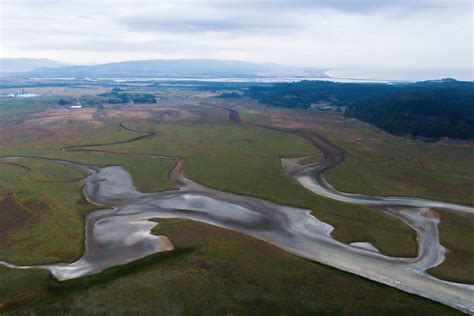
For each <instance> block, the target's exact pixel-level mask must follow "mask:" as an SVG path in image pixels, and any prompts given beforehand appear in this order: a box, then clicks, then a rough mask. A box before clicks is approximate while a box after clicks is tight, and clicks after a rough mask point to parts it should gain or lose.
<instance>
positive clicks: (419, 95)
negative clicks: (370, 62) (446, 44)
mask: <svg viewBox="0 0 474 316" xmlns="http://www.w3.org/2000/svg"><path fill="white" fill-rule="evenodd" d="M246 95H247V96H249V97H251V98H254V99H257V100H258V101H259V102H261V103H264V104H267V105H269V106H278V107H288V108H309V107H311V106H312V105H313V106H314V105H318V104H321V103H324V104H327V105H329V106H335V107H345V109H346V110H345V113H344V115H345V116H346V117H353V118H357V119H359V120H361V121H364V122H368V123H370V124H373V125H375V126H377V127H379V128H381V129H383V130H385V131H387V132H389V133H392V134H395V135H408V134H409V135H412V136H414V137H417V136H422V137H428V138H435V139H437V138H441V137H451V138H459V139H472V138H474V83H472V82H460V81H456V80H453V79H444V80H436V81H423V82H417V83H400V84H368V83H335V82H327V81H301V82H297V83H279V84H275V85H273V86H272V87H258V86H256V87H251V88H249V89H248V90H247V91H246Z"/></svg>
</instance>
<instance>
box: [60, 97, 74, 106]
mask: <svg viewBox="0 0 474 316" xmlns="http://www.w3.org/2000/svg"><path fill="white" fill-rule="evenodd" d="M58 104H59V105H60V106H66V105H70V104H72V101H70V100H67V99H64V98H61V99H59V101H58Z"/></svg>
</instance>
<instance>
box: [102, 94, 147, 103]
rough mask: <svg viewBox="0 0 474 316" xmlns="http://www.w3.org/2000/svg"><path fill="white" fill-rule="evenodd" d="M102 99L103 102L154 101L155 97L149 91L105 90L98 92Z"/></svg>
mask: <svg viewBox="0 0 474 316" xmlns="http://www.w3.org/2000/svg"><path fill="white" fill-rule="evenodd" d="M99 96H100V97H102V98H103V99H104V101H103V102H104V103H111V104H117V103H131V102H133V103H156V98H155V96H154V95H153V94H151V93H128V92H117V91H112V92H107V93H102V94H99Z"/></svg>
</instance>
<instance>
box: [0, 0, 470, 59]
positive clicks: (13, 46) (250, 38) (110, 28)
mask: <svg viewBox="0 0 474 316" xmlns="http://www.w3.org/2000/svg"><path fill="white" fill-rule="evenodd" d="M0 1H2V4H1V5H2V9H3V16H2V22H1V23H0V31H1V33H2V43H1V46H2V54H3V55H4V56H5V57H49V58H55V59H59V60H63V61H67V62H81V61H97V62H99V61H117V60H125V59H152V58H191V57H197V58H206V57H208V58H224V59H225V58H228V59H243V60H255V61H269V62H279V63H284V64H294V65H309V66H320V67H347V66H350V67H356V66H384V67H399V68H400V67H425V68H426V67H437V68H443V67H445V68H446V67H458V68H460V67H465V68H467V67H472V55H473V52H472V46H471V44H472V42H473V35H472V19H473V16H472V1H471V0H391V1H383V0H378V1H375V0H311V1H310V0H260V1H254V0H252V1H250V0H232V1H230V0H229V1H226V0H194V1H191V0H100V1H97V0H0Z"/></svg>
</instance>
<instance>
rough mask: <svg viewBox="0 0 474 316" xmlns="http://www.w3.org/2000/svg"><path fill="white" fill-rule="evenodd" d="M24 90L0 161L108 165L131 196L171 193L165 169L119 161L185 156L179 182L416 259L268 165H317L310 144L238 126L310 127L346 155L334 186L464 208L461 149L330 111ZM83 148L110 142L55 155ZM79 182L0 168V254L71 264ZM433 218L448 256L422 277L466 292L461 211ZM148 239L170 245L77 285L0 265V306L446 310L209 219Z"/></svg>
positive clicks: (73, 173)
mask: <svg viewBox="0 0 474 316" xmlns="http://www.w3.org/2000/svg"><path fill="white" fill-rule="evenodd" d="M31 90H32V91H31V92H33V93H35V92H36V93H39V94H42V96H41V97H38V98H34V99H23V100H21V99H0V144H1V153H0V155H1V156H31V157H33V156H41V157H49V158H54V159H66V160H71V161H75V162H80V163H85V164H93V165H96V166H107V165H120V166H123V167H124V168H125V169H126V170H128V171H129V172H130V173H131V175H132V177H133V180H134V183H135V185H136V187H137V189H138V190H140V191H142V192H155V191H162V190H166V189H174V188H175V187H174V185H173V184H172V183H171V182H170V181H169V180H168V173H169V172H170V170H171V169H172V168H173V165H174V162H173V161H164V160H156V159H150V158H149V157H145V156H137V155H135V156H133V155H132V154H142V155H143V154H153V155H156V154H160V155H170V156H178V157H183V158H185V159H186V160H187V163H188V167H187V169H186V176H187V177H189V178H190V179H193V180H194V181H197V182H199V183H202V184H205V185H207V186H209V187H211V188H216V189H219V190H223V191H229V192H233V193H238V194H243V195H249V196H255V197H260V198H264V199H267V200H271V201H273V202H277V203H281V204H286V205H292V206H298V207H302V208H307V209H310V210H312V213H313V215H314V216H316V217H317V218H318V219H320V220H322V221H325V222H327V223H329V224H330V225H332V226H333V227H334V228H335V230H334V231H333V232H332V236H333V237H334V238H336V239H337V240H339V241H341V242H344V243H347V244H349V243H352V242H370V243H372V244H373V245H375V246H376V247H377V249H379V250H380V251H381V252H382V253H383V254H386V255H391V256H401V257H413V256H415V255H416V252H417V248H416V234H415V233H414V231H412V230H411V229H410V228H409V227H408V226H406V225H405V224H404V223H403V222H401V221H400V220H398V219H396V218H393V217H391V216H389V215H386V214H384V213H381V212H379V211H378V210H376V209H373V208H370V207H366V206H354V205H352V204H345V203H341V202H335V201H333V200H329V199H326V198H323V197H319V196H316V195H314V194H312V193H311V192H309V191H307V190H305V189H304V188H303V187H301V186H300V185H299V184H298V183H296V182H295V181H294V180H293V179H292V178H290V177H288V176H286V175H285V174H284V173H283V172H282V170H281V165H280V158H281V157H296V156H305V155H308V156H311V157H317V156H318V155H319V151H318V150H317V149H316V148H315V147H313V146H312V144H311V143H310V142H308V141H307V140H305V139H304V138H301V137H298V136H295V135H289V134H285V133H282V132H278V131H272V130H267V129H261V128H256V127H255V126H253V125H251V123H253V124H255V123H258V124H266V125H269V126H275V127H282V128H294V129H302V130H304V129H312V130H315V131H317V132H318V133H320V134H321V135H323V136H324V137H326V138H328V139H329V140H331V141H332V142H333V143H334V144H336V145H338V146H339V147H341V148H342V149H344V150H345V151H346V152H347V153H348V158H347V159H346V160H345V161H344V162H343V163H342V164H341V165H339V166H337V167H336V168H333V169H331V170H329V171H328V172H326V173H325V178H326V179H327V180H328V182H329V183H331V184H332V185H333V186H334V187H335V188H337V189H338V190H340V191H344V192H350V193H365V194H372V195H386V196H413V197H424V198H435V199H439V200H445V201H451V202H456V203H460V204H467V205H473V204H474V200H473V197H474V171H473V170H472V168H469V166H470V164H472V161H474V147H473V146H472V144H443V143H424V142H421V141H414V140H406V139H402V138H397V137H393V136H390V135H387V134H385V133H382V132H380V131H378V130H377V129H375V128H373V127H371V126H369V125H367V124H365V123H361V122H358V121H355V120H351V119H345V118H343V117H342V116H341V115H340V114H338V113H322V112H318V111H313V110H285V109H276V108H269V107H266V106H264V105H259V104H256V103H255V102H254V101H252V100H249V99H246V98H244V99H239V100H224V99H217V98H214V94H213V93H212V92H210V91H200V90H195V89H192V88H163V87H160V88H145V87H144V88H142V90H143V91H144V92H149V93H154V94H155V95H157V96H159V97H160V99H159V101H158V103H157V104H127V105H105V106H104V108H100V109H99V108H82V109H68V108H63V107H59V106H58V105H57V102H58V100H59V98H61V97H63V96H80V95H86V94H87V95H96V94H99V93H103V92H104V90H105V89H103V88H100V89H97V88H84V87H83V88H80V89H75V88H67V89H59V88H43V89H31ZM223 108H231V109H235V110H237V111H239V113H240V117H241V118H242V122H234V121H229V119H228V113H227V111H226V110H225V109H223ZM247 123H248V124H247ZM124 126H125V127H126V128H124ZM129 129H133V130H140V131H147V132H153V135H152V136H151V137H147V138H143V139H141V140H138V141H134V142H128V143H120V142H122V141H125V140H129V139H131V138H134V137H137V133H136V132H132V131H130V130H129ZM112 143H115V144H112ZM88 144H89V145H90V144H94V145H96V144H109V145H103V146H89V147H90V148H91V149H92V148H93V149H94V150H96V151H95V152H92V151H91V152H84V151H81V152H74V151H66V150H61V149H62V148H64V147H68V146H75V145H88ZM86 148H87V146H86ZM123 154H130V155H123ZM316 161H317V160H316ZM453 161H454V162H455V163H453ZM310 162H313V161H310ZM85 176H86V174H85V173H84V172H83V171H82V170H80V169H76V168H73V167H70V166H64V165H58V164H55V163H52V162H48V161H44V160H42V161H38V160H36V159H33V158H23V159H18V160H5V159H2V160H0V192H1V194H0V206H1V207H0V227H1V229H0V260H6V261H9V262H14V263H16V264H23V265H29V264H44V263H54V262H71V261H74V260H76V259H78V258H79V257H80V256H81V254H82V252H83V250H84V246H83V245H84V217H85V216H86V214H87V213H89V212H91V211H92V210H95V209H97V208H98V206H96V205H91V204H90V203H88V202H87V201H86V200H85V198H84V196H83V194H82V192H81V189H82V186H83V183H82V179H83V178H84V177H85ZM437 211H438V212H439V216H440V218H441V223H440V225H439V229H440V240H441V244H442V245H444V246H445V247H447V248H448V249H449V252H448V253H447V260H446V261H445V262H444V263H443V264H441V265H440V266H439V267H436V268H434V269H432V270H430V273H432V274H433V275H435V276H437V277H439V278H442V279H446V280H451V281H456V282H463V283H471V284H472V283H474V279H473V277H474V270H473V267H474V249H473V247H472V245H473V244H474V230H473V225H474V217H473V216H470V215H459V214H456V213H453V212H448V211H445V210H437ZM154 232H155V233H156V234H159V235H166V236H168V237H169V238H170V240H171V241H172V242H173V244H174V245H175V248H176V249H175V250H174V251H172V252H167V253H161V254H156V255H152V256H150V257H147V258H144V259H141V260H138V261H136V262H132V263H129V264H127V265H125V266H118V267H114V268H111V269H109V270H106V271H104V272H102V273H100V274H97V275H92V276H87V277H83V278H80V279H77V280H70V281H63V282H59V281H56V280H55V279H53V278H52V277H51V276H50V275H49V274H48V273H47V272H44V271H40V270H12V269H8V268H4V267H0V283H1V284H8V286H0V312H1V313H2V314H3V313H5V314H9V313H11V314H19V313H37V314H51V313H52V312H58V313H65V312H69V313H88V314H90V313H97V314H99V313H112V311H113V313H114V314H127V313H138V314H147V313H151V312H155V311H160V313H161V314H314V313H326V314H341V313H342V314H354V313H367V314H369V313H370V314H371V313H378V312H380V311H381V310H383V312H384V313H387V314H392V313H393V314H428V313H429V314H434V313H436V314H451V313H456V311H455V310H452V309H450V308H448V307H445V306H443V305H441V304H438V303H435V302H432V301H429V300H426V299H423V298H420V297H417V296H413V295H410V294H407V293H404V292H401V291H399V290H396V289H393V288H390V287H388V286H384V285H380V284H377V283H375V282H372V281H368V280H366V279H363V278H361V277H357V276H353V275H351V274H348V273H345V272H341V271H338V270H336V269H333V268H330V267H327V266H323V265H321V264H317V263H314V262H311V261H308V260H304V259H301V258H298V257H295V256H293V255H290V254H288V253H286V252H284V251H282V250H280V249H278V248H275V247H274V246H271V245H268V244H266V243H264V242H262V241H257V240H255V239H252V238H251V237H248V236H244V235H241V234H238V233H235V232H230V231H227V230H224V229H221V228H216V227H213V226H210V225H207V224H202V223H197V222H192V221H188V220H178V219H172V220H159V221H158V225H157V226H156V227H155V228H154Z"/></svg>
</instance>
